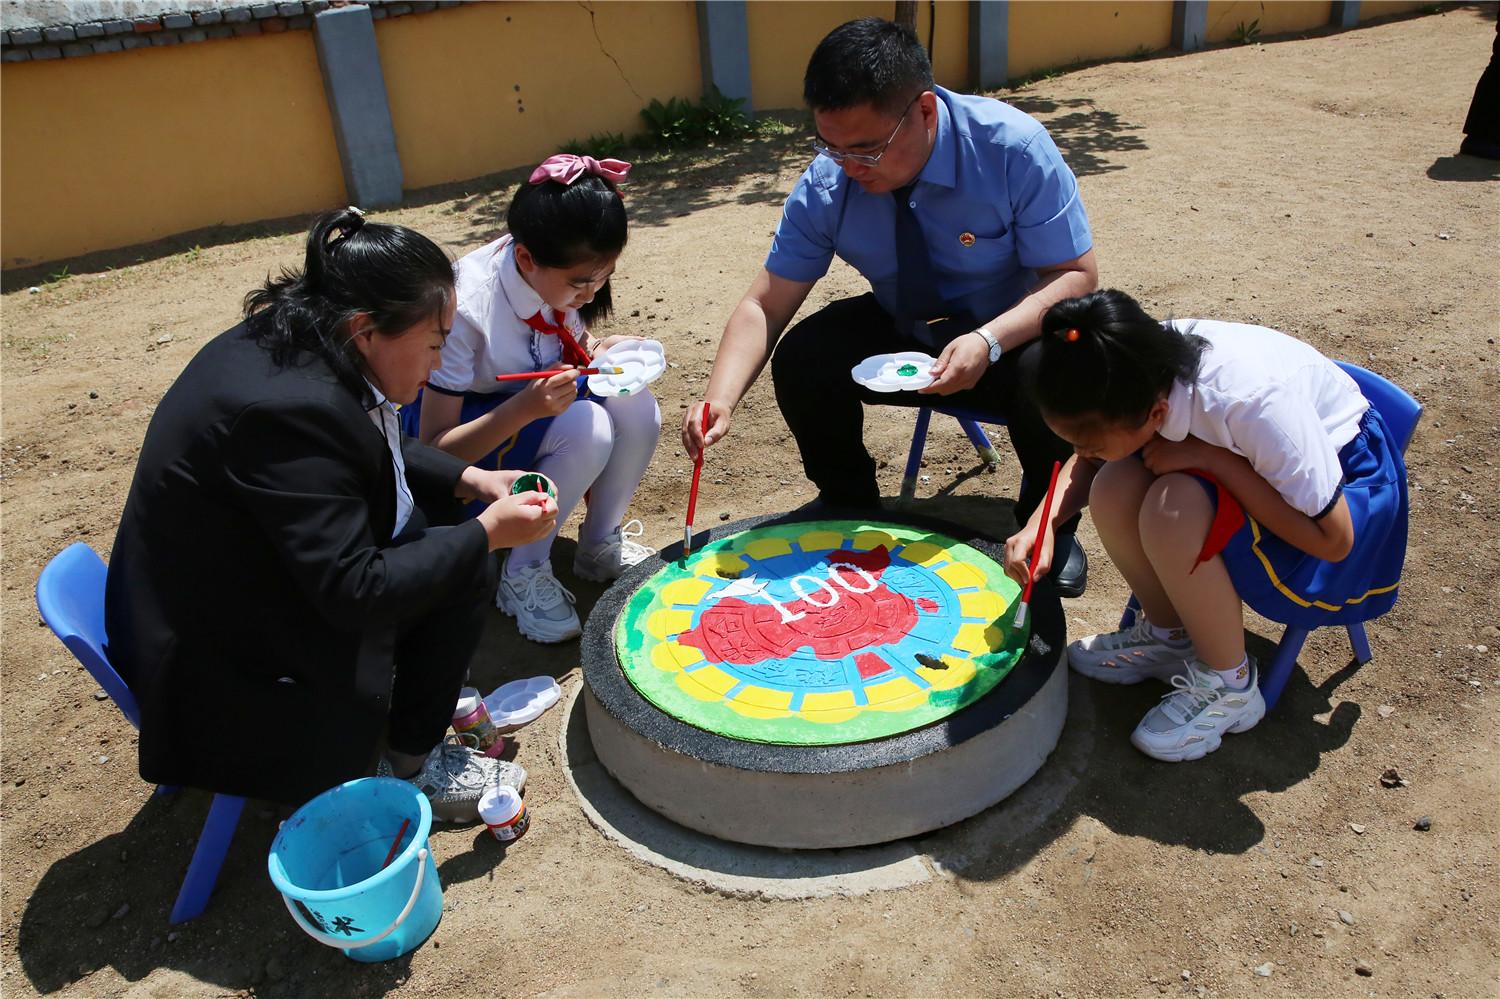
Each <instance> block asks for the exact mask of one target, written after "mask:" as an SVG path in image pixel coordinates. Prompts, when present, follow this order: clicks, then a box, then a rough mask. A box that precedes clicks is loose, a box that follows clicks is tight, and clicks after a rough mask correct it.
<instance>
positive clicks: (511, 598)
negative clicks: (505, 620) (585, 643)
mask: <svg viewBox="0 0 1500 999" xmlns="http://www.w3.org/2000/svg"><path fill="white" fill-rule="evenodd" d="M507 568H508V567H507ZM495 606H496V607H498V608H500V609H501V610H502V611H504V612H505V613H506V614H509V615H510V616H511V617H513V618H515V619H516V627H518V628H520V629H521V634H523V635H525V636H526V637H527V638H529V639H531V640H532V641H533V642H541V643H543V644H545V645H551V644H554V643H556V642H566V641H567V640H568V639H570V638H577V637H578V636H579V634H580V633H582V631H583V627H582V625H580V624H579V623H578V612H577V611H575V610H574V609H573V594H571V593H569V592H568V591H567V589H566V588H564V586H563V584H561V583H559V582H558V581H557V577H556V576H554V575H552V566H551V564H549V563H547V562H540V563H537V564H536V565H526V566H522V567H521V568H520V569H518V570H516V572H515V573H513V574H512V573H510V572H506V573H505V574H504V575H502V576H501V577H500V587H499V589H497V590H496V591H495Z"/></svg>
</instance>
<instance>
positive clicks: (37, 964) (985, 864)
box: [17, 495, 1360, 997]
mask: <svg viewBox="0 0 1500 999" xmlns="http://www.w3.org/2000/svg"><path fill="white" fill-rule="evenodd" d="M888 503H889V504H890V505H891V506H892V507H893V508H897V509H899V504H897V503H896V502H895V501H894V500H890V501H888ZM921 511H922V513H923V514H924V515H927V516H936V517H940V518H944V519H949V520H954V521H958V522H962V523H967V524H972V525H975V526H977V527H980V528H981V529H982V530H985V531H986V532H987V533H991V534H993V535H994V536H995V537H998V538H1003V537H1004V536H1005V535H1006V534H1008V533H1010V531H1011V530H1013V526H1014V518H1013V515H1012V513H1011V507H1010V505H1009V504H1008V503H1003V504H997V503H995V502H994V500H993V499H989V498H985V497H976V496H965V497H955V496H951V495H944V496H939V497H937V498H935V499H930V500H924V501H922V504H921ZM573 553H574V546H573V544H572V542H570V541H568V540H566V539H563V540H562V541H561V542H560V543H559V544H558V545H557V546H556V549H555V551H554V565H555V568H556V572H557V574H558V576H559V578H560V579H562V580H563V582H564V583H565V585H568V586H569V587H570V588H572V589H573V590H574V592H575V593H576V594H577V595H578V610H579V613H580V614H581V615H584V616H586V615H587V614H588V612H589V610H590V609H592V607H593V604H594V603H595V602H596V601H597V600H598V598H599V595H600V594H601V593H602V592H603V588H602V587H601V586H599V585H597V584H591V583H586V582H583V581H580V580H576V579H574V578H573V577H572V574H571V572H570V571H569V569H570V567H571V564H572V555H573ZM1249 639H1250V643H1251V648H1252V651H1254V652H1255V653H1256V654H1258V655H1260V656H1261V657H1262V658H1263V659H1264V658H1265V657H1267V656H1268V655H1269V652H1270V643H1269V642H1267V641H1266V640H1264V639H1261V638H1258V637H1256V636H1249ZM578 649H579V646H578V645H577V643H572V642H569V643H565V644H562V645H557V646H543V645H536V644H534V643H531V642H528V641H526V640H525V639H523V638H521V637H520V636H519V635H518V634H517V632H516V630H515V626H514V624H513V623H512V622H511V621H510V620H509V619H507V618H504V617H503V616H502V615H501V614H499V613H498V612H497V613H496V614H494V615H492V616H491V619H490V621H489V623H488V625H487V628H486V632H485V635H484V638H483V640H482V642H481V645H480V649H479V652H478V653H477V654H476V657H475V660H474V664H473V667H472V675H471V680H472V682H473V683H474V685H475V686H477V687H479V688H480V689H481V690H486V691H488V690H490V689H493V688H494V687H495V686H498V685H499V684H501V683H503V682H505V681H507V680H511V679H516V678H518V677H522V676H535V675H540V674H550V675H552V676H554V677H559V678H562V677H566V676H567V675H569V674H570V673H572V672H573V671H574V670H575V669H577V668H578V666H579V663H578ZM1353 672H1354V668H1353V666H1352V665H1351V666H1350V667H1348V668H1346V669H1344V670H1341V671H1339V672H1338V673H1335V674H1334V675H1333V676H1331V677H1329V678H1328V679H1327V680H1326V681H1325V682H1324V683H1322V684H1321V685H1319V686H1316V687H1315V686H1313V684H1312V683H1311V681H1310V680H1309V679H1308V678H1307V676H1306V675H1305V674H1304V673H1303V672H1301V671H1297V672H1295V673H1294V674H1293V676H1292V681H1291V683H1290V684H1289V685H1288V687H1287V690H1286V693H1285V695H1284V696H1283V698H1282V701H1281V703H1280V704H1279V705H1278V706H1277V708H1276V710H1275V711H1274V712H1272V713H1271V714H1270V715H1269V716H1268V717H1267V718H1266V720H1265V721H1264V722H1262V723H1261V724H1260V726H1258V727H1257V728H1256V729H1255V730H1254V731H1252V732H1250V733H1247V734H1245V735H1240V736H1235V737H1232V738H1229V739H1227V740H1226V741H1225V743H1224V746H1223V748H1222V749H1220V750H1219V751H1218V753H1217V754H1215V757H1214V759H1213V760H1212V761H1211V762H1210V763H1208V764H1166V763H1158V762H1156V761H1153V760H1150V759H1148V758H1146V757H1145V756H1142V755H1141V754H1140V753H1138V752H1136V751H1135V750H1134V749H1133V748H1131V746H1130V744H1129V735H1130V730H1131V728H1132V727H1133V726H1134V725H1135V723H1136V721H1137V720H1138V719H1139V718H1140V716H1141V715H1142V714H1144V712H1145V711H1146V710H1147V708H1148V707H1149V706H1150V705H1151V704H1152V703H1153V702H1154V701H1155V700H1156V698H1157V697H1158V696H1159V695H1160V692H1161V691H1160V688H1159V687H1154V686H1153V687H1151V688H1150V689H1148V688H1147V686H1145V685H1143V686H1141V687H1122V688H1116V687H1106V686H1104V685H1102V684H1094V683H1090V682H1088V681H1085V680H1083V679H1082V678H1079V677H1073V678H1071V683H1070V698H1071V705H1070V709H1069V721H1068V724H1067V727H1066V728H1065V730H1064V732H1063V736H1062V739H1061V741H1060V743H1059V745H1058V748H1057V749H1056V750H1055V751H1054V753H1053V755H1052V757H1051V758H1050V759H1049V760H1048V762H1047V763H1046V764H1045V765H1044V766H1043V768H1042V770H1041V771H1040V772H1039V773H1038V774H1037V776H1036V777H1034V778H1033V779H1032V780H1031V781H1030V782H1029V783H1028V784H1027V785H1025V786H1024V787H1023V788H1021V790H1020V791H1018V792H1017V793H1016V794H1015V795H1013V796H1012V797H1011V798H1009V799H1007V800H1006V801H1004V802H1001V803H1000V804H999V805H996V806H995V807H994V808H991V809H989V810H987V811H985V812H982V813H980V814H979V815H977V816H975V817H973V818H971V819H969V820H967V821H965V822H962V823H960V824H958V825H956V826H953V827H950V828H949V829H945V830H942V831H940V832H937V833H933V834H929V835H927V836H923V837H918V838H915V839H913V840H908V841H905V843H906V844H907V845H909V846H910V848H911V849H912V850H914V851H915V852H916V853H918V854H924V855H926V856H928V857H929V858H931V860H932V861H933V862H934V863H936V864H937V865H939V866H940V867H942V868H944V869H946V870H948V871H950V872H952V873H953V874H955V875H957V876H958V877H961V878H964V879H968V880H979V881H985V880H997V879H1000V878H1003V877H1004V876H1006V875H1007V874H1009V873H1010V872H1012V871H1014V870H1016V869H1017V868H1019V867H1020V866H1022V865H1023V864H1025V863H1026V862H1027V861H1029V860H1030V859H1031V858H1033V857H1035V856H1036V855H1037V854H1039V853H1040V852H1041V851H1042V850H1044V849H1045V848H1046V846H1047V845H1048V844H1049V843H1051V842H1052V841H1053V840H1055V839H1056V838H1057V837H1058V836H1059V835H1062V834H1063V833H1064V832H1065V831H1066V830H1067V829H1069V828H1070V827H1071V826H1072V825H1073V824H1074V823H1075V822H1076V821H1077V820H1078V819H1079V818H1080V817H1083V816H1089V817H1092V818H1094V819H1097V820H1098V821H1099V822H1101V823H1102V824H1104V825H1105V826H1106V827H1108V828H1109V829H1110V830H1112V831H1114V832H1116V833H1119V834H1121V835H1127V836H1135V837H1144V838H1147V839H1151V840H1154V841H1156V842H1159V843H1162V844H1164V845H1169V846H1180V847H1186V848H1188V849H1193V850H1207V851H1212V852H1216V853H1243V852H1245V851H1247V850H1250V849H1252V848H1255V847H1256V846H1257V845H1258V844H1260V843H1261V841H1262V840H1263V839H1264V838H1265V826H1264V825H1263V823H1262V822H1261V820H1260V818H1259V817H1258V816H1257V815H1256V813H1255V811H1254V810H1253V809H1252V808H1251V807H1250V806H1249V805H1247V804H1246V803H1245V801H1244V799H1245V797H1246V796H1247V795H1250V794H1253V793H1255V792H1260V791H1282V790H1285V789H1287V788H1289V787H1292V786H1293V785H1295V784H1297V783H1299V782H1300V781H1302V780H1304V779H1306V778H1307V777H1308V776H1309V775H1311V774H1312V773H1313V772H1314V771H1315V770H1316V769H1317V767H1318V764H1319V762H1320V760H1321V758H1322V756H1323V754H1325V753H1328V752H1331V751H1333V750H1336V749H1338V748H1339V747H1341V746H1343V745H1344V744H1345V742H1347V741H1348V739H1349V736H1350V734H1351V732H1352V729H1353V726H1354V725H1355V724H1356V722H1357V721H1358V719H1359V717H1360V710H1359V707H1358V706H1357V705H1355V704H1352V703H1347V702H1346V703H1341V704H1338V705H1337V706H1336V707H1334V705H1333V699H1334V694H1335V692H1336V690H1337V688H1338V686H1339V685H1340V684H1341V683H1343V682H1344V680H1346V679H1347V678H1348V677H1349V676H1351V675H1352V674H1353ZM1330 712H1331V714H1330ZM1321 715H1329V717H1328V720H1327V721H1320V720H1318V717H1317V716H1321ZM528 738H535V739H540V738H542V736H541V735H540V734H539V733H538V734H537V735H534V736H531V735H528V734H527V733H524V732H523V733H522V735H521V736H520V740H519V741H521V742H524V741H525V740H526V739H528ZM510 752H511V750H508V751H507V755H509V754H510ZM208 803H209V796H208V795H207V794H205V793H201V792H194V791H187V792H183V793H181V794H178V795H174V796H157V797H152V798H150V799H148V800H147V802H146V804H145V806H144V807H143V808H142V809H141V810H140V812H138V813H137V814H136V816H135V817H134V818H133V819H132V820H131V822H130V824H129V825H128V826H126V827H125V828H124V829H123V830H121V831H119V832H117V833H114V834H111V835H109V836H106V837H104V838H102V839H100V840H99V841H97V842H94V843H91V844H89V845H88V846H86V847H84V848H83V849H81V850H78V851H77V852H75V853H73V854H71V855H69V856H67V857H65V858H63V859H62V860H60V861H58V862H57V863H55V864H54V865H53V866H52V867H51V868H50V869H49V870H48V871H47V872H46V873H45V874H44V875H43V876H42V878H41V881H40V883H39V884H38V885H37V888H36V890H35V892H33V894H32V896H31V897H30V898H29V899H28V900H27V902H26V908H25V911H24V913H23V914H22V918H21V926H20V931H19V934H18V936H19V939H18V941H17V944H18V947H17V949H18V951H19V953H20V955H21V962H22V968H23V970H24V972H25V974H26V976H27V979H28V980H29V982H30V984H31V985H32V986H33V987H34V988H35V989H36V990H37V991H38V992H41V993H44V994H45V993H51V992H55V991H57V990H59V989H61V988H63V987H65V986H67V985H70V984H72V983H75V982H78V981H79V980H80V979H84V978H86V977H87V976H88V975H90V974H92V973H93V972H94V971H96V970H98V969H100V968H103V967H113V968H115V969H116V970H117V971H118V972H119V974H120V975H121V976H122V977H124V978H126V979H127V980H129V981H139V980H141V979H143V978H146V977H148V976H149V975H151V974H152V973H153V972H154V971H156V970H157V969H163V968H165V969H172V970H174V971H177V972H181V973H184V974H187V975H190V976H192V977H193V978H195V979H197V980H199V981H202V982H206V983H210V984H212V985H216V986H220V987H223V988H225V989H231V990H238V989H248V988H254V989H256V991H257V994H259V995H263V996H272V997H275V996H283V995H285V996H292V995H302V994H337V995H348V996H380V995H384V994H386V993H387V992H389V991H391V990H392V989H394V988H396V987H397V986H399V985H401V984H402V983H403V982H404V981H405V980H406V978H407V976H408V960H407V959H405V958H403V959H397V960H395V961H391V962H387V963H384V964H379V965H359V964H355V963H354V962H351V961H349V960H347V959H346V958H345V957H344V956H343V955H342V954H340V953H337V952H335V951H333V950H331V949H329V948H326V947H318V946H315V945H312V944H309V943H306V942H305V941H303V939H302V936H301V933H300V931H299V930H297V928H296V927H295V926H294V925H293V924H292V922H291V920H289V919H288V918H287V917H286V914H285V912H284V911H283V906H282V903H281V901H280V899H279V898H278V897H277V895H276V893H275V892H274V890H273V889H272V888H271V886H270V884H269V881H268V878H267V876H266V873H265V857H266V855H267V853H268V852H269V850H270V845H271V840H272V838H273V837H274V835H275V831H276V826H277V822H278V821H279V819H280V818H281V813H280V811H278V810H277V809H275V808H273V807H270V806H266V805H264V804H260V803H255V802H252V803H250V805H249V806H248V807H247V808H246V810H245V817H244V819H243V820H242V821H241V823H240V827H239V830H238V831H237V833H236V835H235V841H234V845H233V846H232V848H231V849H230V851H229V856H228V859H227V860H226V862H225V866H224V870H223V872H222V873H221V874H220V877H219V882H218V888H217V890H216V891H215V893H214V897H213V900H212V902H211V903H210V906H209V909H208V911H207V912H206V913H205V914H204V915H203V916H201V917H199V918H198V919H197V920H195V921H193V922H191V923H187V924H184V925H182V926H179V927H170V926H168V924H167V917H168V913H169V912H170V911H171V907H172V903H173V901H174V899H175V897H176V893H177V888H178V886H179V884H180V883H181V879H182V874H183V872H184V871H185V870H186V867H187V863H188V860H189V858H190V857H191V855H192V850H193V846H194V838H195V837H196V836H197V834H198V831H199V829H200V828H201V827H202V824H203V819H204V816H205V814H206V812H207V808H208ZM481 835H483V831H482V830H478V831H476V833H475V836H476V840H477V839H478V837H479V836H481ZM702 839H704V840H706V841H707V843H708V845H709V848H710V849H711V848H712V844H713V843H716V842H717V841H714V840H710V839H709V838H708V837H702ZM648 845H649V844H648ZM897 845H900V844H893V846H897ZM597 848H598V849H614V848H615V847H613V846H610V845H608V844H607V843H605V842H604V841H603V840H602V838H601V840H600V842H599V844H598V846H597ZM824 852H825V853H827V854H828V855H829V856H830V864H831V865H832V866H831V867H830V870H829V871H826V872H820V873H823V874H836V873H839V870H838V865H840V864H842V865H843V867H844V869H845V871H847V870H848V867H849V863H850V858H849V857H847V856H846V857H844V858H842V859H840V858H839V857H838V854H839V851H824ZM503 856H504V855H503V852H497V851H493V850H486V851H480V850H474V851H469V852H465V853H463V854H460V855H458V856H456V857H453V858H450V859H449V860H447V861H445V862H444V863H443V866H442V869H441V876H442V879H443V882H444V884H447V885H455V884H461V883H464V882H467V881H472V880H476V879H481V878H485V877H489V876H492V874H493V871H494V869H495V867H496V866H497V865H498V864H499V863H501V862H502V861H503ZM125 864H149V865H151V866H152V867H153V868H154V869H155V870H157V871H158V872H159V873H160V876H159V877H158V878H156V879H154V880H152V881H150V882H133V883H136V884H143V885H147V887H145V888H144V890H143V889H141V888H134V889H132V892H133V893H134V894H133V895H132V896H131V897H128V898H127V897H124V895H123V894H121V893H120V892H121V891H123V889H121V890H119V891H115V892H111V891H110V890H109V889H108V888H107V887H105V890H102V891H101V886H108V885H109V884H110V882H111V878H110V874H111V872H112V871H119V870H122V869H123V865H125ZM858 866H860V865H858V864H856V867H858ZM121 883H123V880H122V882H121ZM127 906H128V908H127ZM249 927H253V928H254V929H253V930H249V931H247V928H249ZM439 932H441V930H440V931H439ZM226 933H229V934H234V935H235V936H236V937H237V940H236V945H235V946H234V947H232V948H226V947H225V946H223V943H224V941H223V939H222V937H223V936H224V935H225V934H226ZM228 954H232V955H233V956H228V957H226V955H228Z"/></svg>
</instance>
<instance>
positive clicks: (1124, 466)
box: [1089, 458, 1152, 523]
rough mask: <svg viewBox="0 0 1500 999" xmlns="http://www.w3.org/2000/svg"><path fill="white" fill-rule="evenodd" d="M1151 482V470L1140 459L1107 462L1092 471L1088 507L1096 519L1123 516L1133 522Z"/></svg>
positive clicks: (1111, 519) (1115, 519)
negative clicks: (1147, 469)
mask: <svg viewBox="0 0 1500 999" xmlns="http://www.w3.org/2000/svg"><path fill="white" fill-rule="evenodd" d="M1151 482H1152V476H1151V473H1150V472H1148V471H1146V466H1145V465H1142V464H1141V462H1140V460H1139V459H1136V458H1123V459H1121V460H1119V461H1110V462H1106V463H1105V464H1104V466H1103V467H1101V468H1100V469H1099V471H1098V472H1096V473H1095V474H1094V481H1093V483H1092V484H1091V485H1090V486H1089V510H1090V512H1091V513H1092V514H1093V517H1094V520H1095V522H1097V521H1098V520H1099V519H1100V518H1101V517H1102V518H1103V519H1105V520H1110V521H1117V520H1121V519H1126V520H1129V521H1130V522H1132V523H1133V522H1134V521H1135V519H1136V517H1137V515H1138V514H1139V512H1140V509H1141V503H1142V502H1143V501H1144V499H1145V496H1146V490H1147V489H1149V488H1150V486H1151Z"/></svg>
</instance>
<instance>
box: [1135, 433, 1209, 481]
mask: <svg viewBox="0 0 1500 999" xmlns="http://www.w3.org/2000/svg"><path fill="white" fill-rule="evenodd" d="M1224 453H1225V450H1224V449H1223V448H1219V447H1214V446H1213V445H1212V444H1210V443H1208V442H1207V441H1203V440H1199V439H1198V438H1196V437H1185V438H1183V439H1182V440H1180V441H1169V440H1167V439H1166V438H1165V437H1162V436H1160V435H1158V436H1156V437H1153V438H1151V439H1150V440H1149V441H1147V442H1146V446H1145V447H1143V448H1141V462H1142V463H1143V464H1144V465H1145V466H1146V469H1147V470H1148V471H1149V472H1151V474H1152V475H1166V474H1168V473H1169V472H1184V471H1187V470H1188V469H1193V468H1196V469H1198V470H1199V471H1203V472H1213V473H1214V474H1217V472H1216V470H1215V466H1216V465H1217V464H1218V462H1219V458H1220V456H1221V455H1223V454H1224Z"/></svg>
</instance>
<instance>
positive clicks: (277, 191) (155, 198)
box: [0, 31, 344, 267]
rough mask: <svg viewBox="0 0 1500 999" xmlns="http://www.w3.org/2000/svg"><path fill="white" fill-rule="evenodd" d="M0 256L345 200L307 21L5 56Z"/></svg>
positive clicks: (41, 254) (0, 90)
mask: <svg viewBox="0 0 1500 999" xmlns="http://www.w3.org/2000/svg"><path fill="white" fill-rule="evenodd" d="M0 148H3V150H4V170H3V171H0V240H3V245H0V254H3V258H4V259H3V266H5V267H17V266H24V265H26V264H28V263H38V262H44V261H49V260H57V259H60V258H62V257H67V256H75V255H78V254H83V253H88V252H91V251H94V250H101V249H108V248H111V247H118V246H127V245H130V244H132V243H141V242H146V241H147V240H151V239H156V238H159V237H161V236H167V235H171V234H173V233H178V232H184V231H186V230H189V229H197V228H201V227H203V226H210V225H216V224H219V223H236V222H250V221H255V220H259V219H268V218H276V217H279V216H283V215H295V214H299V213H302V212H312V211H317V210H319V209H322V208H327V207H330V206H333V205H338V204H341V203H342V202H343V201H344V181H343V174H342V171H341V170H340V167H339V158H338V150H337V148H336V147H335V145H334V138H333V127H332V124H331V122H330V119H329V114H328V104H327V102H326V100H325V98H324V96H323V83H322V77H321V75H320V74H319V72H318V59H317V55H316V53H315V51H314V49H313V36H312V33H311V32H308V31H294V32H287V33H285V34H280V35H260V36H256V37H251V38H238V39H225V40H223V41H211V42H200V43H197V44H192V45H173V46H169V47H165V48H149V49H134V50H131V51H128V52H118V53H113V54H109V55H94V56H88V57H85V58H81V59H56V60H51V61H48V62H21V63H5V64H4V70H3V76H0Z"/></svg>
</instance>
